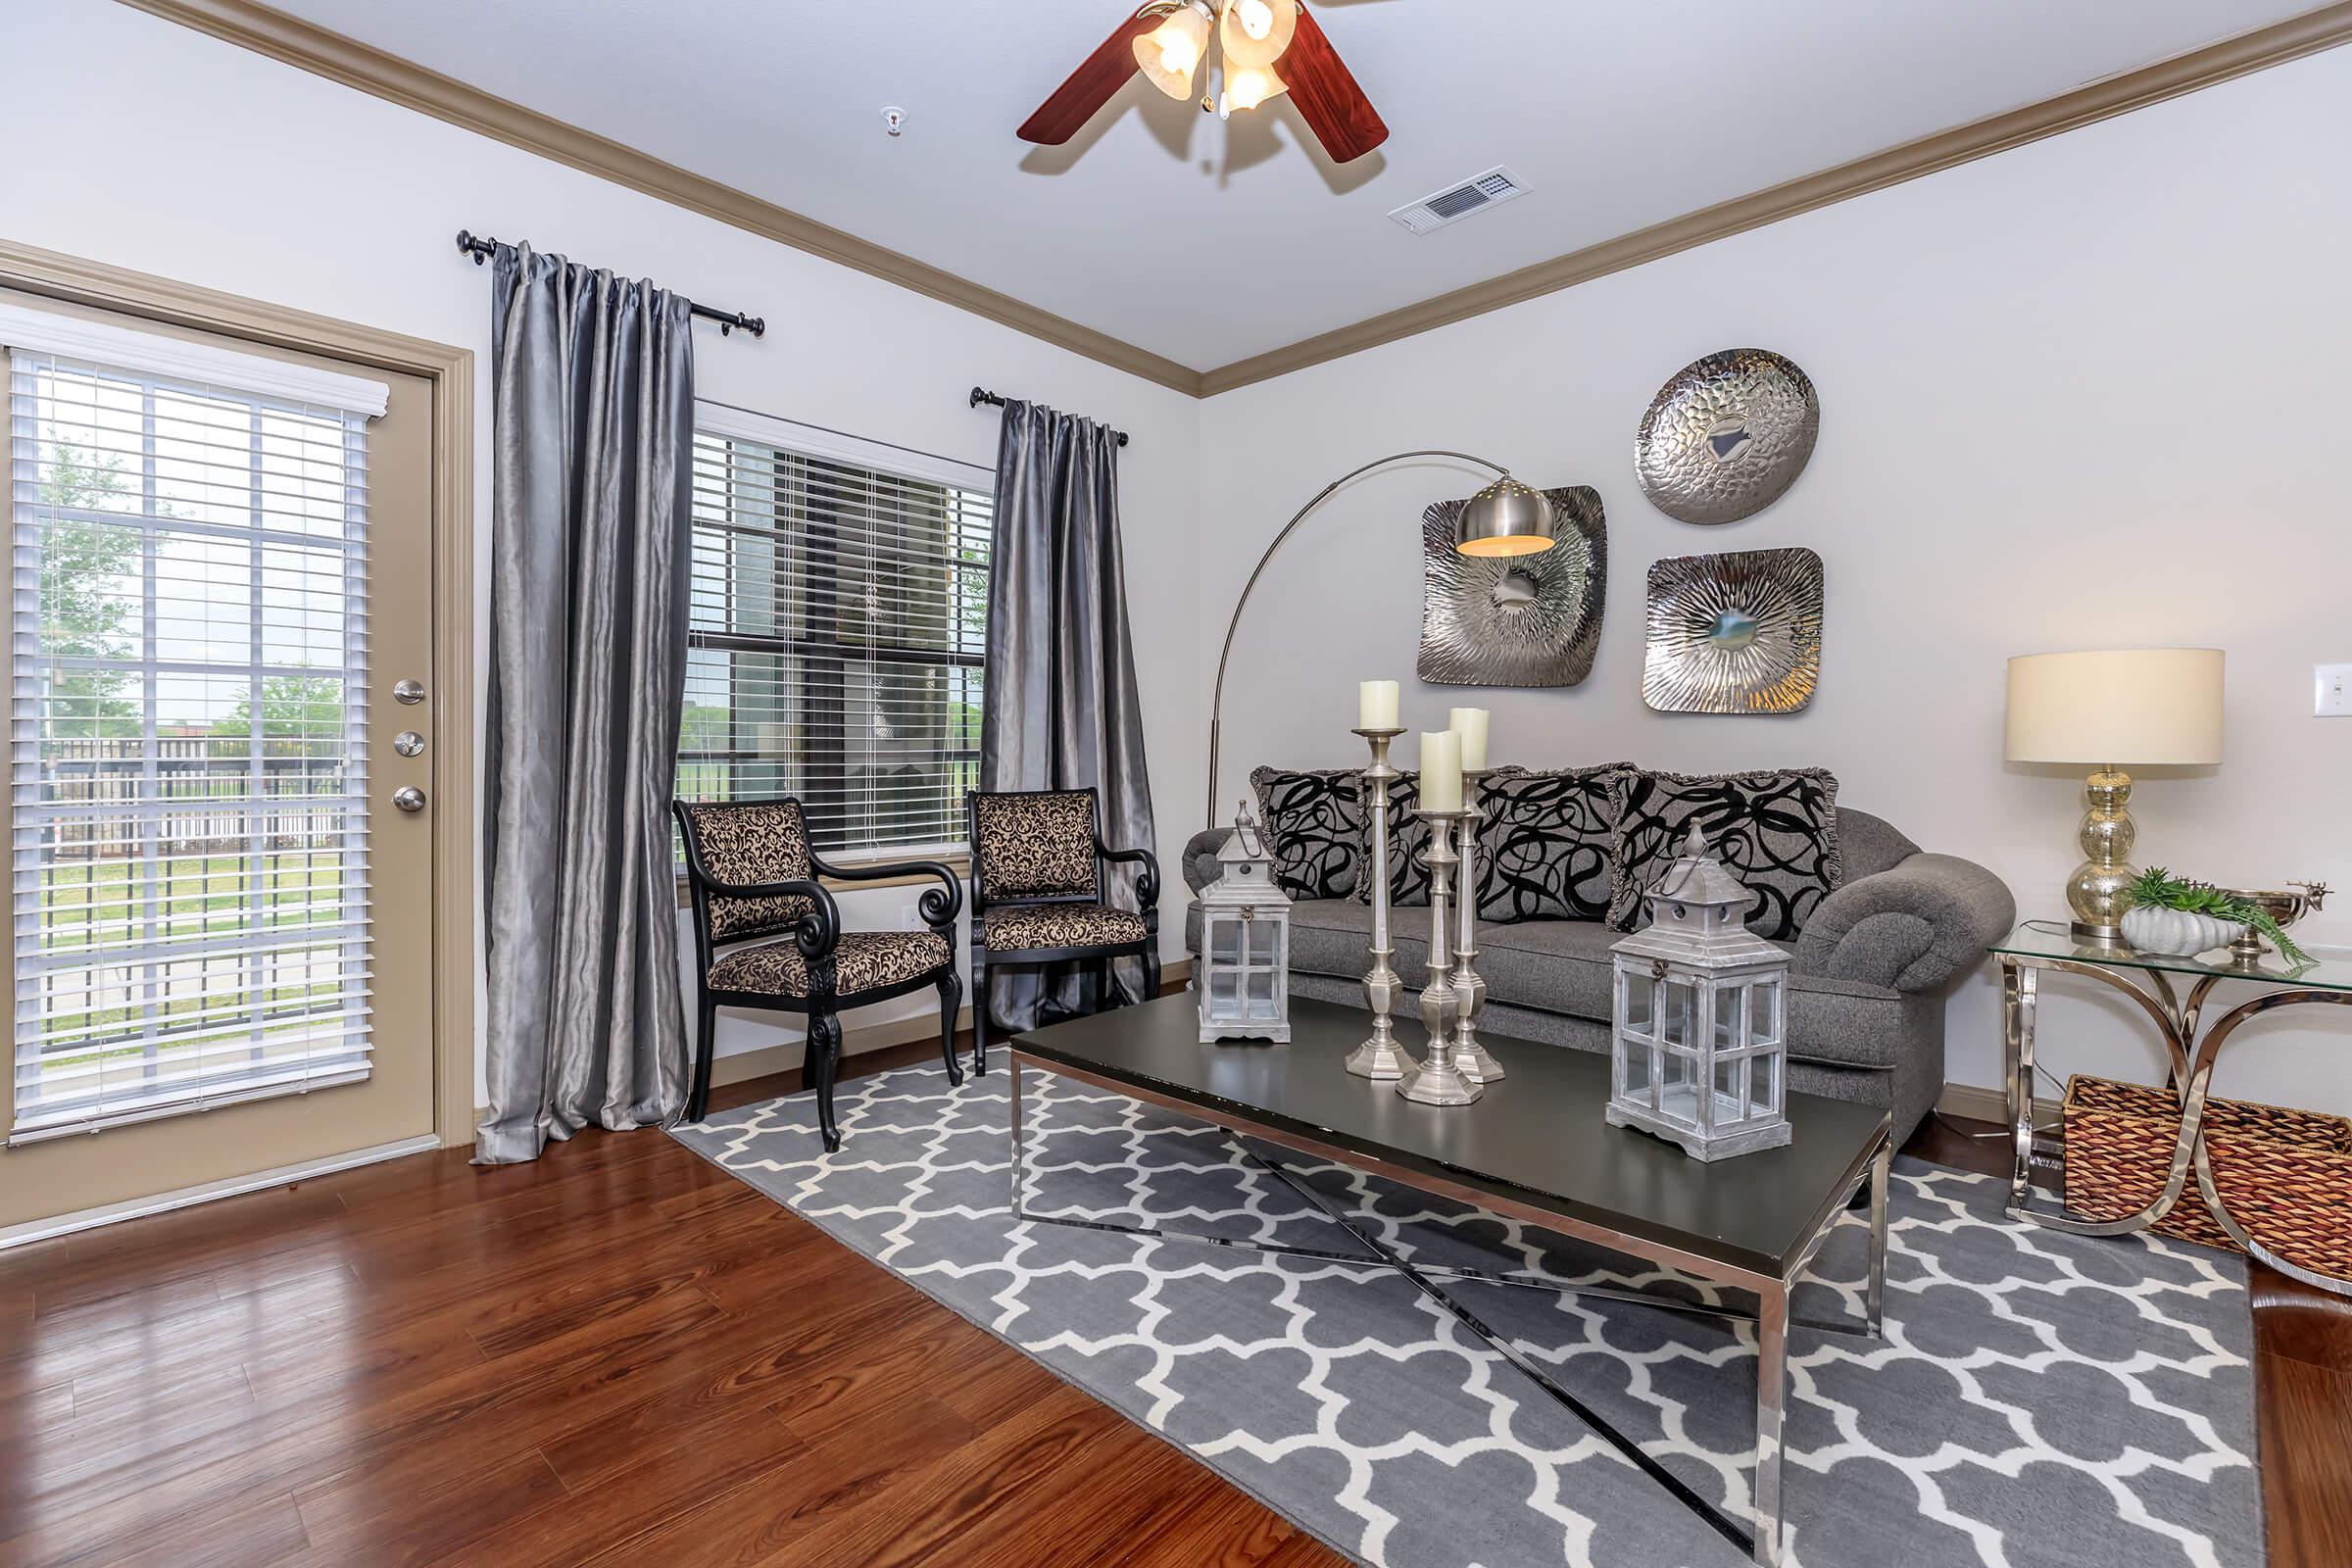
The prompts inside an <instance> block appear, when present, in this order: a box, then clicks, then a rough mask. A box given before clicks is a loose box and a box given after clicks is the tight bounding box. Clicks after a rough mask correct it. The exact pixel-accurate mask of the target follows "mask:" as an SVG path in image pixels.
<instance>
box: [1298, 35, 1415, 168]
mask: <svg viewBox="0 0 2352 1568" xmlns="http://www.w3.org/2000/svg"><path fill="white" fill-rule="evenodd" d="M1274 69H1275V70H1276V71H1277V72H1279V73H1281V74H1282V79H1283V80H1284V81H1285V82H1287V83H1289V85H1290V89H1291V102H1293V103H1295V104H1297V105H1298V106H1299V117H1300V118H1301V119H1303V120H1304V121H1305V122H1306V128H1307V129H1309V130H1311V131H1313V132H1314V133H1315V139H1316V140H1317V141H1319V142H1321V143H1322V144H1323V150H1324V151H1325V152H1327V153H1329V154H1331V161H1332V162H1333V163H1335V164H1346V163H1352V162H1354V161H1355V160H1356V159H1358V158H1361V157H1363V156H1364V154H1366V153H1368V152H1370V151H1371V150H1372V149H1373V148H1375V147H1377V146H1379V145H1380V144H1381V143H1382V142H1384V141H1387V140H1388V139H1389V127H1388V125H1387V124H1386V123H1383V122H1382V120H1381V118H1380V111H1379V110H1377V109H1375V108H1373V107H1372V100H1371V99H1369V98H1367V97H1365V96H1364V89H1363V88H1361V87H1359V86H1357V85H1356V82H1355V77H1354V75H1353V74H1352V73H1349V71H1348V67H1347V66H1346V65H1345V64H1344V63H1343V62H1342V61H1341V59H1340V52H1339V51H1338V50H1337V49H1334V48H1333V47H1332V46H1331V39H1330V38H1328V37H1326V36H1325V35H1324V32H1323V28H1322V27H1321V25H1318V24H1317V23H1316V21H1315V19H1314V18H1313V17H1311V16H1309V15H1308V14H1307V10H1306V7H1304V6H1303V5H1302V6H1300V7H1299V30H1298V32H1297V33H1296V34H1294V35H1293V36H1292V38H1291V46H1290V48H1288V49H1286V50H1284V51H1283V56H1282V61H1281V63H1280V64H1279V65H1277V66H1276V67H1275V68H1274Z"/></svg>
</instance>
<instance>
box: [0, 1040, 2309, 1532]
mask: <svg viewBox="0 0 2352 1568" xmlns="http://www.w3.org/2000/svg"><path fill="white" fill-rule="evenodd" d="M926 1054H928V1050H927V1048H924V1047H921V1046H912V1047H907V1048H902V1049H900V1050H897V1051H891V1052H881V1053H876V1054H871V1055H866V1056H861V1057H858V1058H856V1059H855V1060H853V1061H852V1062H850V1063H849V1064H847V1067H846V1068H845V1071H846V1072H848V1073H862V1072H871V1071H875V1070H879V1069H881V1068H885V1067H889V1066H893V1065H898V1064H901V1063H903V1062H907V1061H911V1060H917V1059H921V1058H922V1057H924V1056H925V1055H926ZM797 1087H798V1085H797V1083H795V1082H794V1081H793V1080H792V1078H791V1077H789V1076H788V1077H786V1078H782V1079H768V1080H764V1081H761V1082H759V1083H754V1084H745V1085H739V1086H736V1087H734V1088H732V1089H725V1090H720V1091H718V1092H717V1093H716V1095H715V1096H714V1103H718V1104H721V1105H727V1104H737V1103H745V1102H748V1101H751V1100H756V1099H763V1098H766V1097H768V1096H771V1095H774V1094H777V1093H782V1092H787V1091H790V1090H793V1089H797ZM1994 1148H1995V1146H1993V1145H1991V1144H1988V1143H1972V1142H1970V1141H1968V1140H1966V1139H1963V1138H1960V1137H1957V1136H1955V1135H1954V1134H1953V1133H1952V1132H1951V1131H1950V1130H1949V1129H1946V1128H1942V1127H1938V1126H1936V1124H1935V1123H1933V1122H1931V1123H1930V1124H1929V1125H1928V1126H1927V1127H1926V1128H1923V1129H1922V1131H1921V1134H1920V1136H1919V1137H1917V1138H1915V1139H1914V1140H1913V1142H1912V1144H1911V1146H1910V1149H1909V1151H1908V1152H1912V1153H1915V1154H1918V1155H1920V1156H1921V1157H1924V1158H1929V1159H1937V1160H1942V1161H1944V1162H1946V1163H1951V1164H1961V1165H1969V1166H1973V1167H1977V1168H1988V1166H1989V1165H1991V1164H1997V1156H1996V1155H1995V1154H1994V1153H1993V1150H1994ZM2259 1272H2261V1273H2262V1276H2263V1277H2262V1278H2261V1279H2259V1280H2258V1281H2257V1285H2256V1292H2255V1298H2256V1307H2255V1312H2256V1323H2257V1326H2258V1340H2259V1356H2260V1363H2261V1364H2260V1389H2261V1420H2262V1443H2263V1449H2264V1459H2265V1466H2266V1468H2265V1477H2266V1484H2267V1495H2268V1498H2269V1504H2270V1531H2271V1548H2272V1564H2273V1568H2341V1565H2342V1564H2344V1563H2346V1562H2348V1561H2352V1310H2347V1308H2346V1307H2345V1305H2343V1304H2342V1303H2338V1302H2335V1301H2333V1300H2331V1299H2326V1298H2323V1297H2320V1296H2319V1295H2318V1294H2317V1293H2312V1292H2305V1291H2302V1290H2300V1289H2297V1288H2294V1287H2291V1286H2289V1285H2288V1284H2287V1283H2286V1282H2284V1281H2280V1280H2278V1279H2277V1277H2276V1276H2272V1275H2269V1274H2268V1273H2267V1271H2259ZM1341 1561H1342V1559H1341V1558H1339V1557H1338V1556H1336V1555H1335V1554H1334V1553H1332V1552H1331V1551H1330V1550H1329V1549H1328V1548H1326V1547H1324V1546H1323V1545H1321V1544H1318V1543H1317V1542H1315V1541H1314V1540H1313V1539H1312V1538H1311V1537H1308V1536H1305V1535H1303V1534H1302V1533H1300V1532H1299V1531H1297V1530H1295V1529H1293V1528H1292V1527H1291V1526H1290V1525H1289V1524H1287V1523H1285V1522H1284V1521H1283V1520H1282V1519H1281V1518H1279V1517H1278V1516H1276V1515H1274V1514H1272V1513H1270V1512H1268V1511H1267V1510H1266V1509H1265V1508H1264V1507H1262V1506H1260V1505H1259V1504H1258V1503H1256V1502H1255V1501H1253V1500H1251V1499H1250V1497H1248V1496H1247V1495H1244V1494H1242V1493H1240V1492H1238V1491H1236V1490H1234V1489H1233V1488H1232V1487H1230V1486H1228V1485H1226V1484H1225V1483H1224V1482H1223V1481H1221V1480H1219V1479H1218V1478H1217V1477H1216V1476H1215V1475H1214V1474H1213V1473H1211V1472H1210V1471H1209V1470H1207V1469H1206V1468H1205V1467H1203V1466H1201V1465H1200V1464H1198V1463H1196V1462H1195V1461H1193V1460H1192V1459H1190V1458H1188V1457H1186V1456H1185V1455H1183V1454H1182V1453H1179V1452H1178V1451H1177V1450H1176V1449H1174V1448H1171V1447H1169V1446H1166V1445H1165V1444H1162V1443H1161V1442H1159V1441H1158V1440H1157V1439H1155V1438H1153V1437H1151V1436H1150V1435H1148V1434H1146V1433H1145V1432H1143V1431H1141V1430H1140V1429H1138V1428H1136V1427H1135V1426H1133V1425H1132V1424H1130V1423H1129V1422H1128V1421H1126V1420H1125V1419H1124V1418H1123V1417H1121V1416H1118V1415H1115V1414H1113V1413H1112V1412H1110V1411H1109V1410H1108V1409H1106V1408H1104V1407H1103V1406H1101V1405H1099V1404H1096V1403H1095V1402H1094V1401H1093V1400H1091V1399H1090V1398H1088V1397H1086V1396H1084V1395H1082V1394H1080V1393H1078V1392H1077V1391H1076V1390H1075V1389H1072V1388H1071V1387H1069V1386H1068V1385H1067V1384H1064V1383H1062V1382H1061V1381H1060V1380H1058V1379H1057V1378H1055V1377H1054V1376H1053V1375H1052V1374H1051V1373H1048V1372H1046V1371H1044V1370H1042V1369H1040V1368H1039V1367H1037V1366H1036V1365H1035V1364H1034V1363H1033V1362H1031V1361H1029V1360H1028V1359H1027V1358H1026V1357H1024V1356H1022V1355H1021V1354H1019V1353H1018V1352H1017V1351H1015V1350H1012V1349H1011V1348H1008V1347H1006V1346H1005V1345H1004V1344H1002V1343H1001V1342H999V1341H997V1340H996V1339H994V1338H992V1337H991V1336H990V1335H988V1334H986V1333H984V1332H982V1331H981V1330H979V1329H976V1328H973V1327H972V1326H970V1325H969V1324H967V1323H965V1322H964V1321H963V1320H962V1319H960V1318H958V1317H956V1315H955V1314H954V1313H952V1312H950V1311H948V1310H947V1309H946V1308H944V1307H940V1306H938V1305H935V1304H934V1303H932V1302H931V1301H930V1300H929V1299H927V1298H925V1297H923V1296H922V1295H920V1294H919V1293H917V1292H916V1291H914V1290H913V1289H911V1288H910V1287H908V1286H906V1285H903V1284H901V1283H900V1282H898V1281H897V1280H896V1279H894V1278H892V1277H891V1276H890V1275H889V1274H887V1273H885V1272H884V1271H882V1270H881V1269H879V1268H876V1267H873V1266H871V1265H870V1264H868V1263H866V1262H864V1261H863V1260H862V1259H860V1258H859V1257H858V1256H857V1254H855V1253H853V1252H851V1251H849V1250H846V1249H844V1248H842V1247H839V1246H837V1245H836V1244H835V1243H833V1242H832V1241H830V1240H828V1239H827V1238H826V1237H824V1236H823V1235H822V1234H821V1233H819V1232H818V1231H816V1230H815V1229H814V1228H813V1227H811V1226H809V1225H808V1224H807V1223H805V1222H803V1221H802V1220H799V1219H797V1218H795V1217H794V1216H793V1215H792V1214H791V1213H789V1212H788V1211H786V1210H785V1209H783V1208H781V1207H779V1206H777V1205H776V1204H774V1203H772V1202H770V1201H768V1200H767V1199H765V1198H763V1197H761V1196H760V1194H758V1193H756V1192H754V1191H752V1190H751V1189H750V1188H748V1187H746V1186H744V1185H742V1184H741V1183H739V1182H737V1181H735V1180H734V1179H733V1178H732V1177H729V1176H727V1175H725V1174H723V1173H722V1172H720V1171H718V1170H716V1169H714V1168H712V1167H711V1165H709V1164H707V1163H705V1162H704V1161H703V1160H702V1159H700V1158H698V1157H697V1156H695V1155H694V1154H692V1153H689V1152H687V1151H686V1150H685V1149H683V1148H681V1147H680V1146H679V1145H677V1144H676V1143H675V1142H673V1141H672V1140H670V1139H668V1138H665V1137H662V1136H661V1135H660V1134H657V1133H650V1132H648V1133H625V1134H603V1133H589V1134H586V1135H584V1136H582V1137H580V1138H578V1139H576V1140H574V1141H573V1142H572V1143H570V1144H567V1145H563V1146H559V1147H557V1148H554V1149H551V1150H550V1151H549V1152H548V1154H547V1156H546V1157H545V1158H543V1159H541V1160H539V1161H538V1162H537V1163H535V1164H532V1165H521V1166H506V1167H500V1168H495V1169H476V1168H474V1167H472V1166H469V1165H467V1164H466V1162H465V1159H464V1156H463V1155H457V1154H427V1155H417V1156H414V1157H412V1158H409V1159H404V1160H399V1161H395V1162H392V1163H389V1164H384V1165H377V1166H372V1167H368V1168H367V1169H363V1170H357V1171H349V1172H345V1173H342V1174H340V1175H337V1176H331V1177H326V1178H323V1179H320V1180H318V1181H313V1182H306V1183H303V1184H301V1185H300V1186H297V1187H291V1188H285V1189H279V1190H275V1191H271V1192H268V1193H261V1194H255V1195H252V1196H250V1197H245V1198H239V1199H233V1200H229V1201H222V1202H218V1203H213V1204H209V1205H206V1206H204V1207H202V1208H197V1209H190V1210H186V1211H183V1212H180V1213H176V1214H171V1215H165V1216H161V1217H158V1218H154V1219H147V1220H140V1221H137V1222H134V1223H131V1224H125V1225H119V1226H115V1227H112V1228H110V1229H106V1230H102V1231H96V1232H90V1233H87V1234H84V1235H81V1236H75V1237H67V1238H61V1239H59V1240H57V1241H53V1242H46V1243H41V1244H39V1245H36V1246H33V1247H28V1248H25V1249H21V1250H17V1251H15V1252H11V1253H4V1254H0V1564H6V1565H18V1564H25V1565H31V1564H39V1565H43V1568H48V1565H60V1568H64V1565H75V1568H96V1565H101V1564H132V1563H136V1564H156V1565H169V1568H209V1565H221V1568H275V1565H284V1568H295V1565H304V1568H308V1565H324V1564H334V1565H338V1568H354V1565H368V1564H379V1563H382V1564H391V1563H399V1564H424V1563H484V1564H497V1565H499V1568H533V1565H550V1568H553V1565H572V1564H597V1565H599V1568H617V1565H623V1564H638V1563H655V1564H660V1565H661V1568H701V1565H717V1564H726V1565H749V1564H785V1563H790V1564H793V1565H795V1568H849V1565H867V1564H873V1565H892V1564H900V1565H904V1564H913V1563H925V1562H928V1563H952V1564H955V1565H957V1568H965V1565H970V1568H997V1565H1005V1568H1014V1565H1019V1568H1029V1565H1035V1564H1053V1565H1054V1568H1062V1565H1071V1568H1076V1565H1082V1564H1084V1565H1092V1564H1103V1565H1113V1568H1142V1565H1147V1564H1152V1565H1160V1564H1165V1565H1183V1568H1217V1565H1224V1568H1247V1565H1259V1568H1329V1565H1334V1564H1338V1563H1340V1562H1341Z"/></svg>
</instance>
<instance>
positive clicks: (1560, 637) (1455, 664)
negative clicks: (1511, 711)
mask: <svg viewBox="0 0 2352 1568" xmlns="http://www.w3.org/2000/svg"><path fill="white" fill-rule="evenodd" d="M1542 494H1543V496H1544V500H1546V501H1548V502H1549V503H1550V504H1551V510H1552V515H1553V516H1554V517H1555V518H1556V519H1557V528H1556V534H1555V542H1554V545H1553V547H1552V548H1551V549H1549V550H1546V551H1543V552H1541V553H1540V554H1535V555H1520V556H1473V555H1464V554H1462V553H1461V551H1460V549H1459V548H1458V547H1457V545H1456V544H1455V538H1456V535H1457V534H1458V532H1459V526H1458V525H1459V521H1460V517H1461V512H1462V509H1463V507H1464V506H1466V505H1467V503H1466V502H1461V501H1446V502H1441V503H1439V504H1438V505H1437V506H1434V507H1432V508H1430V509H1429V510H1428V511H1427V512H1425V513H1423V514H1422V515H1421V558H1422V568H1421V661H1420V675H1421V678H1422V679H1423V680H1425V681H1427V682H1429V683H1430V684H1432V685H1435V686H1574V685H1576V684H1578V683H1579V682H1580V681H1582V680H1583V679H1584V678H1585V677H1586V676H1587V675H1589V674H1591V673H1592V670H1593V654H1594V653H1595V652H1597V651H1598V649H1599V647H1600V616H1601V610H1602V608H1603V602H1604V600H1605V597H1606V592H1607V587H1608V566H1609V530H1608V523H1607V521H1606V520H1605V518H1604V517H1603V516H1602V514H1601V505H1600V492H1599V491H1597V490H1594V489H1593V487H1592V486H1590V485H1581V484H1579V485H1567V486H1563V487H1561V488H1560V489H1556V490H1545V491H1544V492H1542Z"/></svg>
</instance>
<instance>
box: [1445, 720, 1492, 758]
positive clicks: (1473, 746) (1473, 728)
mask: <svg viewBox="0 0 2352 1568" xmlns="http://www.w3.org/2000/svg"><path fill="white" fill-rule="evenodd" d="M1446 724H1447V727H1448V728H1450V729H1451V730H1452V731H1453V732H1454V733H1455V734H1456V735H1459V736H1460V737H1461V738H1462V765H1463V766H1464V767H1467V768H1470V769H1473V770H1478V769H1483V768H1484V767H1485V766H1486V765H1487V711H1486V710H1485V709H1483V708H1457V709H1455V710H1453V711H1452V712H1451V713H1450V714H1449V715H1448V716H1447V720H1446Z"/></svg>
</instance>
